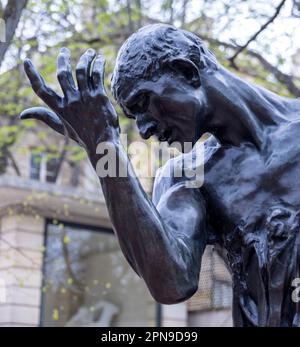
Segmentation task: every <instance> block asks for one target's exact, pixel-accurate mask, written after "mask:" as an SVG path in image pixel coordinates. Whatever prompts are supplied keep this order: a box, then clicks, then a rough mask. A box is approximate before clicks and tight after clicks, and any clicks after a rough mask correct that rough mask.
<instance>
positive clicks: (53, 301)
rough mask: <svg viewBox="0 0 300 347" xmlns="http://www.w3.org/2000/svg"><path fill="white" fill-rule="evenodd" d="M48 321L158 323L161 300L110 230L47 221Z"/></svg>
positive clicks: (45, 319)
mask: <svg viewBox="0 0 300 347" xmlns="http://www.w3.org/2000/svg"><path fill="white" fill-rule="evenodd" d="M43 282H44V285H43V309H42V312H43V313H42V325H43V326H50V327H53V326H54V327H55V326H67V327H71V326H76V327H77V326H95V327H101V326H149V325H150V326H151V325H152V326H153V325H155V310H156V304H155V302H154V300H153V299H152V298H151V296H150V294H149V292H148V289H147V288H146V286H145V284H144V282H143V281H142V280H141V279H140V278H139V277H138V276H137V275H136V274H135V273H134V271H133V270H132V269H131V268H130V266H129V265H128V263H127V262H126V261H125V259H124V256H123V254H122V253H121V250H120V247H119V244H118V242H117V239H116V237H115V236H114V234H113V233H112V232H109V231H106V230H104V231H101V230H99V231H97V232H95V231H92V230H89V229H83V228H79V227H70V226H63V225H62V224H58V225H53V224H50V225H48V228H47V239H46V252H45V258H44V280H43Z"/></svg>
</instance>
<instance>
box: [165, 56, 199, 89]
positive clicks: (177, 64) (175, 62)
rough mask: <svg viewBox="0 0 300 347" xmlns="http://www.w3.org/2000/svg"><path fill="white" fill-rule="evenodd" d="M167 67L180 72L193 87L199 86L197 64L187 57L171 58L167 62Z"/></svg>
mask: <svg viewBox="0 0 300 347" xmlns="http://www.w3.org/2000/svg"><path fill="white" fill-rule="evenodd" d="M168 63H169V64H168V65H169V67H170V68H171V69H172V70H173V71H176V72H178V73H181V74H182V75H183V76H184V77H185V78H186V79H187V81H188V82H189V83H190V84H192V85H193V86H194V87H195V88H198V87H200V85H201V80H200V73H199V69H198V68H197V66H196V65H195V64H194V63H193V62H192V61H191V60H189V59H184V58H173V59H172V58H171V59H170V60H169V62H168Z"/></svg>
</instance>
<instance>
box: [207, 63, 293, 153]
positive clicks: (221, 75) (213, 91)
mask: <svg viewBox="0 0 300 347" xmlns="http://www.w3.org/2000/svg"><path fill="white" fill-rule="evenodd" d="M202 84H203V87H204V88H205V91H206V93H207V98H208V102H209V104H210V106H211V112H210V113H211V114H210V116H208V117H207V124H205V128H206V131H208V132H211V133H213V134H214V135H215V136H216V137H217V138H218V140H219V141H220V143H221V144H223V145H234V146H239V145H240V144H242V143H245V142H248V143H249V142H251V143H253V144H254V145H255V146H256V147H257V148H258V149H260V148H261V147H262V145H263V143H264V140H265V139H266V136H267V133H268V132H269V130H270V129H271V127H274V126H276V125H278V124H280V123H282V122H287V121H288V120H289V119H290V117H291V116H292V114H293V110H294V109H295V105H294V104H293V100H289V99H287V98H283V97H280V96H278V95H276V94H274V93H272V92H270V91H268V90H266V89H264V88H260V87H258V86H255V85H253V84H251V83H248V82H246V81H243V80H241V79H240V78H239V77H237V76H235V75H233V74H232V73H230V72H229V71H228V70H226V69H224V68H222V67H221V68H220V70H218V71H217V72H215V73H214V74H212V75H210V76H209V75H206V76H204V78H203V79H202ZM299 109H300V108H299Z"/></svg>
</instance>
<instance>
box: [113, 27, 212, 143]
mask: <svg viewBox="0 0 300 347" xmlns="http://www.w3.org/2000/svg"><path fill="white" fill-rule="evenodd" d="M217 69H218V63H217V61H216V59H215V57H214V55H213V54H212V53H211V52H210V51H209V50H208V49H207V47H206V46H205V44H204V43H203V41H202V40H201V39H200V38H199V37H197V36H196V35H194V34H192V33H190V32H187V31H184V30H180V29H176V28H174V27H173V26H170V25H164V24H154V25H148V26H146V27H143V28H141V29H140V30H139V31H138V32H137V33H135V34H133V35H132V36H130V37H129V39H128V40H127V41H126V42H125V43H124V44H123V46H122V47H121V49H120V51H119V54H118V57H117V62H116V67H115V70H114V73H113V77H112V91H113V94H114V97H115V98H116V100H117V101H118V103H119V104H120V105H121V107H122V109H123V111H124V113H125V115H126V116H127V117H129V118H134V119H135V120H136V123H137V126H138V128H139V131H140V134H141V136H142V137H143V138H149V137H150V136H152V135H157V136H158V138H159V140H160V141H164V140H166V141H168V142H169V143H171V142H174V141H177V142H180V143H181V144H182V145H183V143H184V142H193V143H195V142H196V141H197V140H198V139H199V137H200V136H201V134H202V132H203V131H202V130H201V122H203V121H204V119H205V117H206V116H207V113H208V108H209V107H208V105H207V99H206V93H205V90H204V89H203V88H202V87H201V76H203V74H210V73H212V72H214V71H216V70H217Z"/></svg>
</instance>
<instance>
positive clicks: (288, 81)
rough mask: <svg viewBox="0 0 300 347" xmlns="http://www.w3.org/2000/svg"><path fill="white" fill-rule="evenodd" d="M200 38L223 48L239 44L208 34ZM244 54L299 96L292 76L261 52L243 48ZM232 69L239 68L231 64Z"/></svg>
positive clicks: (299, 92)
mask: <svg viewBox="0 0 300 347" xmlns="http://www.w3.org/2000/svg"><path fill="white" fill-rule="evenodd" d="M201 38H202V39H203V40H205V41H207V42H210V43H212V44H216V45H218V46H223V47H225V48H230V49H233V50H238V49H239V46H236V45H234V44H232V43H228V42H223V41H220V40H217V39H214V38H211V37H208V36H203V35H201ZM244 53H245V54H247V55H249V56H250V57H253V58H255V59H257V60H258V62H259V63H260V64H261V65H262V66H263V68H264V69H265V70H266V71H268V72H270V73H271V74H272V75H273V76H274V77H275V78H276V79H277V80H278V81H279V82H281V83H283V84H284V85H285V86H286V87H287V89H288V91H289V92H290V93H291V94H293V95H294V96H296V97H300V88H298V87H297V86H296V84H295V82H294V79H293V76H291V75H288V74H285V73H283V72H282V71H280V70H279V69H278V68H277V67H276V66H274V65H272V64H271V63H270V62H269V61H267V60H266V59H265V58H264V57H263V56H262V55H261V54H259V53H258V52H256V51H253V50H250V49H248V48H246V49H245V52H244ZM232 67H233V68H234V69H236V70H239V68H238V67H237V66H232Z"/></svg>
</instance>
